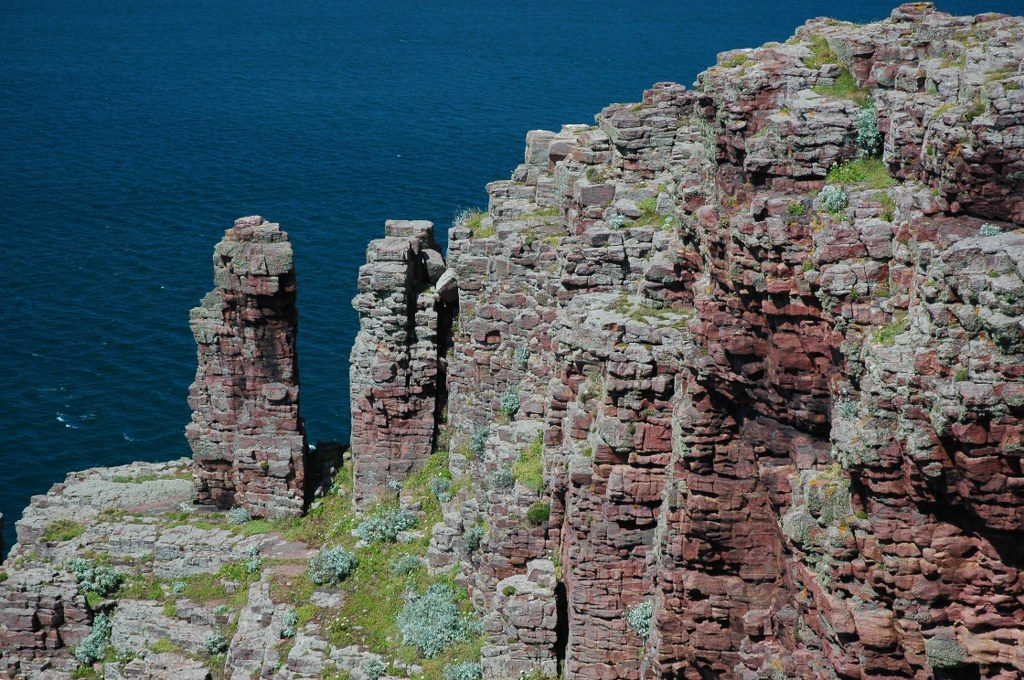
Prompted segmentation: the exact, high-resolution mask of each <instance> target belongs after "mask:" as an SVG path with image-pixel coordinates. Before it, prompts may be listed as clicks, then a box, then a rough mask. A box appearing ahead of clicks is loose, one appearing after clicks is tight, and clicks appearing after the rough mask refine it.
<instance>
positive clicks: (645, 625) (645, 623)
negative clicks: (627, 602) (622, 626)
mask: <svg viewBox="0 0 1024 680" xmlns="http://www.w3.org/2000/svg"><path fill="white" fill-rule="evenodd" d="M652 616H654V600H644V601H643V602H641V603H639V604H638V605H636V606H635V607H633V608H632V609H627V610H626V623H628V624H629V627H630V628H632V629H633V630H635V631H636V634H637V635H639V636H640V637H642V638H643V639H644V640H646V639H647V638H648V637H649V636H650V634H651V617H652Z"/></svg>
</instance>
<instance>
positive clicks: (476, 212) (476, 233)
mask: <svg viewBox="0 0 1024 680" xmlns="http://www.w3.org/2000/svg"><path fill="white" fill-rule="evenodd" d="M485 217H487V211H486V210H480V209H479V208H466V209H465V210H463V211H462V212H460V213H459V214H458V215H456V216H455V224H456V225H458V226H461V227H468V228H469V233H470V235H471V237H472V238H489V237H491V236H494V234H495V233H497V230H496V229H495V228H494V224H493V222H492V223H491V224H484V218H485Z"/></svg>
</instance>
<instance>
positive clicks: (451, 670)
mask: <svg viewBox="0 0 1024 680" xmlns="http://www.w3.org/2000/svg"><path fill="white" fill-rule="evenodd" d="M483 677H484V672H483V669H482V668H481V667H480V664H478V663H473V662H472V661H463V662H462V663H457V664H449V665H447V666H445V668H444V680H480V679H481V678H483Z"/></svg>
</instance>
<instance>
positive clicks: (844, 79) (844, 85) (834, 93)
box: [813, 67, 871, 106]
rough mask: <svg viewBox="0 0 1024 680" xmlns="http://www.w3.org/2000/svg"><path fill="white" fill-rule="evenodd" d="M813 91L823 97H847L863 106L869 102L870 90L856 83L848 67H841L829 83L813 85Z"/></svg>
mask: <svg viewBox="0 0 1024 680" xmlns="http://www.w3.org/2000/svg"><path fill="white" fill-rule="evenodd" d="M813 89H814V91H815V92H817V93H818V94H820V95H821V96H823V97H836V98H838V99H849V100H850V101H854V102H857V103H858V104H860V105H861V106H865V105H867V104H868V103H870V102H871V90H869V89H867V88H864V87H861V86H859V85H858V84H857V80H856V78H854V77H853V74H852V73H850V69H848V68H846V67H843V69H842V72H841V73H840V74H839V77H838V78H836V81H835V82H834V83H831V84H829V85H824V84H822V85H815V86H814V88H813Z"/></svg>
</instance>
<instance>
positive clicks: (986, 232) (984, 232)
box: [978, 222, 1003, 236]
mask: <svg viewBox="0 0 1024 680" xmlns="http://www.w3.org/2000/svg"><path fill="white" fill-rule="evenodd" d="M1002 233H1003V230H1002V229H1000V228H999V227H997V226H996V225H994V224H988V223H987V222H986V223H985V224H983V225H981V228H980V229H978V236H998V235H999V234H1002Z"/></svg>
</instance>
